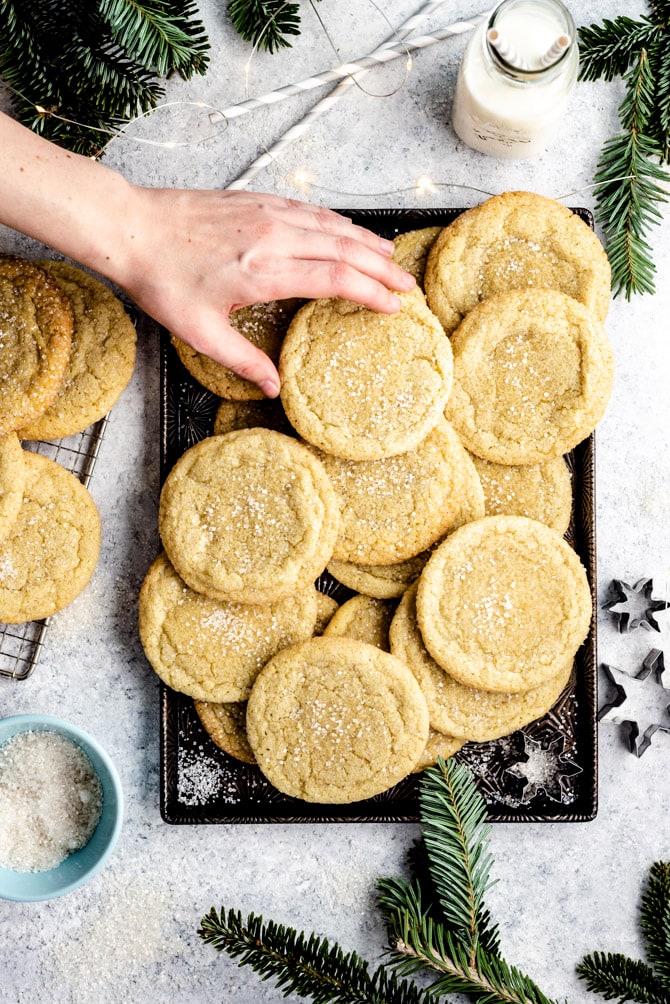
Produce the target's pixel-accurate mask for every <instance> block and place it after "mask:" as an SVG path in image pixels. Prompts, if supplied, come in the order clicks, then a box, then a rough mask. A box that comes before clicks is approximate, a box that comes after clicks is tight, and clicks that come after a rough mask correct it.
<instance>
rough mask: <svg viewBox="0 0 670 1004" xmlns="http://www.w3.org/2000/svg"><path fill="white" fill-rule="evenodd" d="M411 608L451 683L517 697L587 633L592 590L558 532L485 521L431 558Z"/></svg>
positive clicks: (525, 522) (507, 519)
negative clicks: (454, 680) (414, 611)
mask: <svg viewBox="0 0 670 1004" xmlns="http://www.w3.org/2000/svg"><path fill="white" fill-rule="evenodd" d="M416 608H417V617H418V622H419V628H420V631H421V635H422V637H423V640H424V644H425V646H426V648H427V650H428V651H429V653H430V654H431V656H432V657H433V659H434V660H435V662H437V663H438V665H439V666H441V667H442V668H443V669H445V670H446V671H447V672H448V673H449V674H450V675H451V676H453V677H454V679H456V680H458V681H459V682H460V683H463V684H465V685H466V686H469V687H475V688H479V689H481V690H494V691H501V692H504V693H517V692H519V691H522V690H530V689H531V688H533V687H538V686H539V685H540V684H542V683H544V682H545V681H546V680H548V679H549V678H550V677H552V676H556V674H557V673H559V672H560V670H561V668H562V667H563V666H564V665H565V664H566V662H567V660H568V659H570V657H571V656H574V654H575V653H576V651H577V649H578V648H579V646H580V645H581V643H582V642H583V641H584V639H585V638H586V635H587V633H588V630H589V625H590V622H591V592H590V589H589V583H588V579H587V575H586V572H585V570H584V567H583V566H582V564H581V562H580V560H579V558H578V557H577V555H576V554H575V552H574V551H573V549H572V548H571V547H570V545H569V544H567V543H566V541H565V540H563V538H562V537H561V536H559V534H557V533H556V532H555V531H554V530H550V529H549V527H547V526H544V524H543V523H538V522H536V521H535V520H531V519H527V518H526V517H525V516H487V517H485V518H484V519H480V520H477V521H476V522H474V523H468V524H467V525H466V526H463V527H461V528H460V529H459V530H456V532H455V533H453V534H451V535H450V536H449V537H447V538H446V540H445V541H443V543H442V544H440V546H439V547H438V548H437V550H436V551H435V552H434V553H433V555H432V556H431V558H430V560H429V562H428V564H427V565H426V567H425V568H424V570H423V572H422V573H421V576H420V578H419V584H418V592H417V601H416Z"/></svg>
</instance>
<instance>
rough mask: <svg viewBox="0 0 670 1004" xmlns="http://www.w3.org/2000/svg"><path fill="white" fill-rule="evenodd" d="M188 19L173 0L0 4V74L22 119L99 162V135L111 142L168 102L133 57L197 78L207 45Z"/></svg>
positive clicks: (150, 68) (150, 69) (187, 11)
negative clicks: (158, 32) (135, 120)
mask: <svg viewBox="0 0 670 1004" xmlns="http://www.w3.org/2000/svg"><path fill="white" fill-rule="evenodd" d="M129 11H130V13H131V14H133V16H134V17H135V18H136V19H135V20H134V21H133V20H132V18H131V17H130V15H129V13H128V12H129ZM139 12H144V14H140V13H139ZM193 12H194V7H193V4H192V3H187V4H185V5H181V6H180V5H178V4H177V3H176V2H173V0H146V2H145V3H144V4H140V3H139V2H138V0H95V2H94V3H87V2H86V0H63V2H55V0H34V2H33V3H31V4H25V3H18V2H12V0H3V2H2V3H0V73H1V74H2V75H3V77H4V79H5V80H6V82H7V83H8V84H9V86H10V88H11V91H12V102H13V105H14V108H15V111H16V114H17V117H18V119H19V120H20V121H21V122H23V123H24V124H25V125H27V126H29V127H30V128H32V129H34V130H35V131H37V132H39V133H41V134H42V135H44V136H46V137H47V138H48V139H51V140H54V141H55V142H58V143H60V144H62V145H63V146H66V147H69V148H70V149H73V150H77V151H79V152H81V153H85V154H89V155H95V154H97V152H98V150H99V148H100V132H103V133H105V134H106V135H113V133H114V132H115V131H116V130H117V129H118V128H119V126H120V125H122V124H123V123H125V122H127V121H128V120H129V119H131V118H134V117H135V115H137V114H138V112H146V111H149V110H150V109H151V108H153V107H154V106H155V105H156V103H157V102H158V100H159V99H160V97H161V96H162V95H163V93H164V90H163V87H162V86H161V84H160V83H159V81H158V80H157V79H156V66H155V65H144V63H143V62H142V61H141V60H140V59H138V58H136V54H137V55H140V56H142V57H143V58H149V57H151V58H154V60H155V63H156V64H158V67H159V69H160V70H163V69H165V70H168V71H171V70H172V69H178V70H179V71H180V72H181V73H182V74H183V75H188V74H189V73H191V72H192V71H194V70H197V71H198V72H202V71H203V69H204V67H205V65H206V59H205V57H204V55H203V51H204V48H205V47H206V38H205V36H204V35H203V33H202V26H201V24H200V22H198V21H196V20H193V21H191V20H190V19H191V17H192V14H193ZM103 13H104V16H103ZM149 15H151V17H149ZM142 17H144V20H142ZM124 19H125V20H124ZM149 22H150V24H149ZM147 24H149V27H147ZM170 25H172V27H170ZM156 26H160V27H161V29H162V30H163V35H162V36H161V39H160V44H159V41H157V40H156V36H155V32H154V34H152V31H154V29H155V28H156ZM156 30H157V28H156ZM38 106H40V108H41V109H43V110H42V111H40V110H39V108H38Z"/></svg>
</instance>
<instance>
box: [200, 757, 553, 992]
mask: <svg viewBox="0 0 670 1004" xmlns="http://www.w3.org/2000/svg"><path fill="white" fill-rule="evenodd" d="M420 802H421V822H422V834H423V842H422V844H421V845H420V848H419V852H418V853H415V854H414V856H413V865H414V870H415V874H414V876H413V878H412V879H411V880H409V881H406V880H404V879H385V880H383V881H382V882H380V885H379V901H380V906H381V908H382V911H383V912H384V914H385V916H386V919H387V923H388V928H389V940H390V946H391V951H390V961H389V963H387V964H386V965H384V966H380V967H379V968H377V969H375V970H374V971H372V972H371V971H370V970H369V968H368V964H367V963H366V962H365V961H363V960H362V959H361V958H360V957H359V956H358V955H357V954H356V953H355V952H351V953H348V954H345V953H344V952H343V951H342V949H341V948H340V947H339V946H338V945H337V944H335V945H333V946H331V945H330V944H329V943H328V942H327V940H326V939H325V938H318V937H317V936H316V935H310V936H309V937H306V936H305V935H304V934H298V933H297V932H296V931H295V930H293V929H292V928H287V927H283V926H280V925H278V924H275V923H273V922H269V923H264V921H263V919H262V918H261V917H255V916H253V915H251V916H250V917H248V918H247V920H246V921H243V920H242V917H241V915H240V914H239V913H235V912H234V911H228V913H226V911H225V910H224V909H223V908H222V909H221V911H220V912H219V913H217V911H216V910H214V909H212V910H211V911H210V912H209V913H208V914H207V915H206V916H205V917H203V920H202V926H201V929H200V931H199V934H200V936H201V937H202V938H203V939H204V940H205V941H206V942H208V943H210V944H212V945H214V947H215V948H217V949H218V950H219V951H225V952H227V953H228V954H229V955H230V956H231V957H232V958H236V959H239V964H240V965H249V966H251V968H252V969H253V970H254V971H255V972H257V973H259V974H260V975H261V976H262V977H263V979H270V978H271V977H274V979H275V982H276V984H277V986H278V987H279V988H280V989H281V990H283V992H284V993H285V994H288V993H290V992H291V991H295V992H296V993H298V994H299V995H300V996H302V997H310V998H311V999H312V1000H313V1001H315V1002H317V1004H329V1002H333V1004H415V1002H416V1004H429V1002H434V1001H435V999H436V997H440V996H442V995H444V994H448V993H465V994H469V995H470V996H471V998H472V1000H474V1001H477V1002H478V1004H556V1002H554V1001H551V1000H550V999H549V998H548V997H546V996H545V995H544V994H543V993H542V991H541V990H540V989H539V988H538V987H537V986H536V985H535V984H534V983H533V981H532V980H530V979H529V978H528V977H527V976H525V975H524V974H523V973H521V972H520V971H519V970H518V969H515V968H514V967H513V966H509V965H508V964H507V963H506V962H505V960H504V959H503V958H502V957H501V955H500V954H499V946H498V933H497V929H496V927H495V926H494V925H493V924H492V923H491V920H490V917H489V914H488V911H487V909H486V907H485V904H484V894H485V892H486V890H487V889H488V888H489V887H490V877H489V871H490V865H491V855H490V852H489V849H488V832H489V827H488V826H487V824H486V823H485V815H486V808H485V805H484V800H483V798H482V797H481V795H480V794H479V792H478V791H477V788H476V785H475V781H474V778H473V776H472V774H471V772H470V771H469V770H468V769H467V768H466V767H465V766H458V765H456V764H454V763H452V762H451V761H447V762H446V763H445V762H444V761H442V760H440V761H439V762H438V766H437V767H435V768H433V769H430V770H428V771H426V772H425V774H424V779H423V782H422V789H421V799H420ZM391 970H393V971H391ZM417 972H428V973H430V974H432V975H433V977H434V982H433V983H432V984H431V985H430V987H428V988H427V989H426V990H422V989H419V988H418V987H417V986H416V984H414V983H413V982H408V981H407V980H406V979H404V977H407V976H411V975H413V974H414V973H417Z"/></svg>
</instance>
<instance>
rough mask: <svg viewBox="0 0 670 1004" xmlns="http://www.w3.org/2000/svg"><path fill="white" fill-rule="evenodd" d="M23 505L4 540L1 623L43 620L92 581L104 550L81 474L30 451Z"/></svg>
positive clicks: (0, 569) (95, 512)
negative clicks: (78, 474) (99, 557)
mask: <svg viewBox="0 0 670 1004" xmlns="http://www.w3.org/2000/svg"><path fill="white" fill-rule="evenodd" d="M24 464H25V472H26V481H25V485H24V489H23V503H22V505H21V509H20V511H19V514H18V516H17V518H16V520H15V521H14V523H13V524H12V527H11V529H10V531H9V535H8V536H7V537H6V538H5V540H4V541H3V542H2V543H0V621H4V622H5V623H7V624H20V623H23V622H24V621H33V620H42V618H44V617H50V616H51V614H55V613H56V612H57V611H58V610H61V609H62V608H63V607H65V606H67V604H68V603H70V602H71V601H72V600H73V599H74V598H75V597H76V596H78V595H79V593H80V592H81V591H82V589H83V588H84V586H86V584H87V583H88V581H89V579H90V578H91V575H92V574H93V570H94V568H95V565H96V562H97V560H98V554H99V551H100V516H99V513H98V510H97V508H96V505H95V502H94V501H93V499H92V498H91V495H90V494H89V492H88V491H87V489H86V488H84V486H83V485H82V484H81V482H80V481H78V480H77V478H76V477H75V476H74V475H73V474H70V472H69V471H66V470H65V468H64V467H61V466H60V464H57V463H55V461H53V460H49V459H47V458H46V457H42V456H40V455H39V454H36V453H29V452H28V451H26V453H25V455H24Z"/></svg>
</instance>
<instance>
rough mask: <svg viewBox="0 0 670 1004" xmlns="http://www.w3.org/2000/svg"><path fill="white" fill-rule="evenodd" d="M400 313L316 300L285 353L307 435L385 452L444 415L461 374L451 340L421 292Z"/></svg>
mask: <svg viewBox="0 0 670 1004" xmlns="http://www.w3.org/2000/svg"><path fill="white" fill-rule="evenodd" d="M400 298H401V301H402V309H401V310H400V311H399V313H397V314H393V315H385V314H378V313H375V312H374V311H372V310H368V309H367V308H365V307H361V306H360V305H358V304H354V303H351V302H350V301H348V300H337V299H330V300H313V301H311V302H310V303H308V304H307V305H306V306H304V307H303V308H302V309H301V310H300V311H298V313H297V314H296V316H295V318H294V319H293V321H292V322H291V325H290V327H289V330H288V333H287V336H286V339H285V341H284V345H283V346H282V351H281V355H280V359H279V374H280V377H281V380H282V390H281V399H282V403H283V405H284V409H285V411H286V414H287V415H288V418H289V419H290V421H291V424H292V425H293V426H294V427H295V428H296V429H297V430H298V432H299V433H300V435H301V436H302V437H303V438H304V439H306V440H307V442H309V443H312V444H313V445H314V446H317V447H318V448H319V449H321V450H323V451H324V452H326V453H331V454H334V455H335V456H339V457H342V458H344V459H350V460H375V459H379V458H382V457H391V456H395V455H396V454H400V453H403V452H405V451H407V450H410V449H412V448H413V447H415V446H417V445H418V444H419V443H420V442H421V440H422V439H424V438H425V436H426V435H427V434H428V433H429V432H430V430H431V429H432V428H434V427H435V425H436V424H437V422H438V421H439V419H440V418H441V415H442V411H443V409H444V405H445V403H446V400H447V398H448V396H449V392H450V390H451V382H452V358H451V348H450V345H449V340H448V339H447V338H446V337H445V334H444V332H443V330H442V328H441V327H440V325H439V323H438V322H437V320H436V318H435V317H434V316H433V314H432V313H431V312H430V310H428V307H427V306H426V302H425V299H424V297H423V294H422V293H421V291H420V290H418V289H414V290H412V291H411V292H410V293H404V294H401V297H400Z"/></svg>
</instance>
